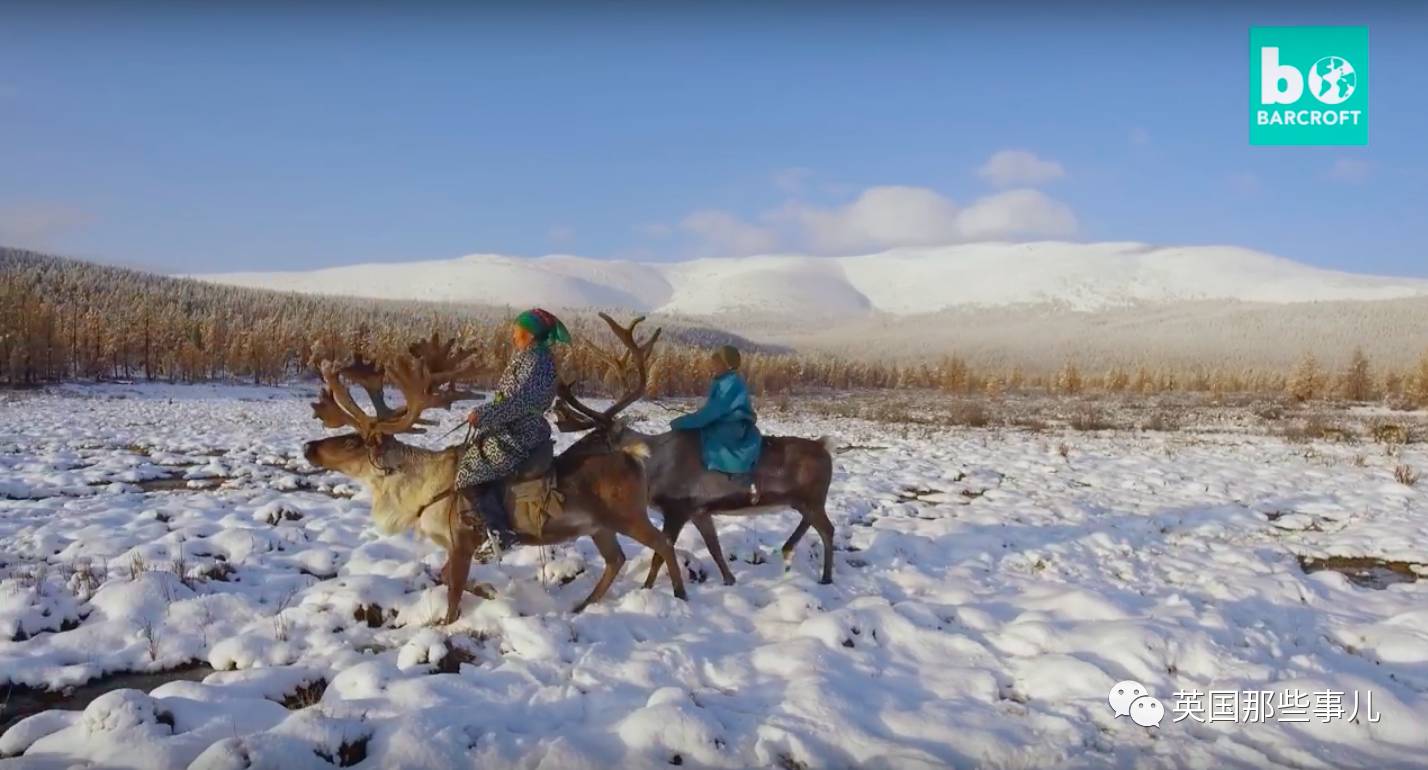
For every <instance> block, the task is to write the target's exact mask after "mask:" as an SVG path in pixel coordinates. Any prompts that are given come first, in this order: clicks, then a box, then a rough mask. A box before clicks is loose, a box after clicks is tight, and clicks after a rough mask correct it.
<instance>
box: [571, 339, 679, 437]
mask: <svg viewBox="0 0 1428 770" xmlns="http://www.w3.org/2000/svg"><path fill="white" fill-rule="evenodd" d="M600 318H601V320H603V321H604V322H605V324H606V325H608V326H609V327H610V331H612V332H614V333H615V338H616V339H618V340H619V341H620V343H621V344H622V345H624V347H625V350H624V352H623V353H621V354H620V355H618V356H617V355H615V354H614V353H611V352H609V351H607V350H605V349H604V348H601V347H599V346H598V345H595V344H592V343H589V342H587V343H586V345H587V346H588V347H589V348H590V349H591V351H592V352H594V353H595V354H596V355H597V356H599V357H600V359H601V360H603V361H604V362H605V364H606V365H607V366H608V367H609V368H610V370H611V371H614V372H616V373H617V374H618V375H619V376H620V379H621V380H622V381H624V382H625V385H626V387H625V392H624V393H623V394H622V395H621V396H620V397H619V398H618V399H616V400H615V403H613V404H611V405H610V406H609V408H607V409H605V410H604V411H599V410H596V409H594V408H592V407H590V406H588V405H586V404H585V403H583V402H581V400H580V399H579V398H577V397H576V396H575V392H574V386H575V385H576V384H577V383H574V382H562V383H560V385H559V386H557V388H556V392H557V393H558V394H559V396H560V400H559V402H558V403H557V404H556V407H555V412H556V421H555V423H556V427H558V428H560V430H562V431H567V432H569V431H578V430H588V429H590V428H608V427H609V426H610V425H611V424H612V423H613V422H614V420H615V416H616V415H618V414H619V413H620V412H621V411H623V410H624V409H625V408H626V407H628V406H629V405H630V404H633V403H635V402H636V401H638V400H639V399H640V397H641V396H643V395H644V393H645V387H646V386H647V385H648V384H649V358H650V352H651V351H652V350H654V346H655V342H657V341H658V340H659V335H660V332H662V331H664V330H663V329H655V331H654V334H651V335H650V336H649V339H646V340H644V341H643V342H641V341H639V340H637V339H635V327H637V326H639V325H640V323H641V322H643V321H644V320H645V317H644V316H639V317H638V318H636V319H635V320H633V321H631V322H630V323H629V325H627V326H621V325H620V324H618V323H616V322H615V319H613V318H611V317H610V316H608V315H606V314H605V313H601V314H600ZM632 373H633V375H634V378H633V379H634V383H633V385H631V384H630V379H631V374H632Z"/></svg>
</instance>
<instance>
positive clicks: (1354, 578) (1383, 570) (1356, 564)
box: [1299, 556, 1428, 590]
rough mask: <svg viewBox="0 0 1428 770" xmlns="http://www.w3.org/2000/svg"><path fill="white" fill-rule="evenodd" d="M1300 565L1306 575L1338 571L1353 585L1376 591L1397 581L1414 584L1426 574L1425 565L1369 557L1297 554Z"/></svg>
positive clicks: (1427, 565)
mask: <svg viewBox="0 0 1428 770" xmlns="http://www.w3.org/2000/svg"><path fill="white" fill-rule="evenodd" d="M1299 568H1300V569H1302V570H1304V572H1305V574H1311V573H1314V572H1320V571H1322V570H1329V571H1331V572H1337V573H1339V574H1341V575H1343V576H1344V577H1346V578H1348V579H1349V582H1350V583H1353V584H1354V585H1356V586H1360V587H1362V588H1373V589H1378V590H1382V589H1384V588H1388V587H1389V586H1391V585H1397V584H1399V583H1413V582H1416V581H1417V580H1418V579H1419V578H1420V577H1422V576H1423V575H1428V564H1416V563H1414V562H1407V561H1389V560H1387V559H1378V558H1374V557H1371V556H1329V557H1325V558H1322V559H1320V558H1316V557H1312V556H1300V557H1299Z"/></svg>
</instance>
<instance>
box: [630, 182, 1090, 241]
mask: <svg viewBox="0 0 1428 770" xmlns="http://www.w3.org/2000/svg"><path fill="white" fill-rule="evenodd" d="M1044 176H1045V175H1044V174H1043V177H1044ZM839 197H843V196H839ZM1079 226H1080V225H1079V222H1078V221H1077V219H1076V215H1075V213H1074V212H1072V210H1071V208H1070V207H1069V206H1067V205H1066V204H1065V203H1063V202H1061V201H1058V200H1056V199H1054V198H1052V197H1050V196H1048V195H1046V194H1045V193H1042V192H1040V191H1038V190H1033V189H1031V188H1025V187H1023V188H1016V189H1011V190H1004V191H1001V192H997V193H995V194H992V195H988V196H985V197H982V198H978V199H976V200H974V201H972V202H971V203H970V204H968V205H967V206H965V207H963V206H959V205H958V204H957V203H956V202H954V201H953V200H952V199H950V198H948V197H947V196H945V195H943V194H942V193H940V192H938V191H936V190H933V189H931V188H927V187H913V186H908V185H881V186H876V187H868V188H864V189H862V190H861V191H856V192H855V194H853V197H852V200H850V201H848V202H847V203H842V204H834V205H825V204H818V203H813V202H810V201H808V200H805V199H803V198H801V197H798V196H794V197H792V198H790V199H789V200H788V201H787V202H785V203H784V204H783V205H781V206H778V207H776V208H773V209H769V210H766V211H763V212H759V213H757V214H754V215H752V216H748V217H743V216H740V215H736V214H733V213H730V212H728V211H724V210H720V209H702V210H699V211H695V212H694V213H692V214H690V215H689V216H687V217H685V218H684V219H683V220H682V221H680V222H679V224H678V227H677V230H678V232H679V233H681V234H682V235H683V236H684V238H681V239H680V244H681V245H682V246H684V247H685V248H684V249H683V251H684V252H685V254H686V255H694V256H715V257H718V256H747V255H751V254H769V253H774V252H779V251H791V252H801V253H807V254H830V255H846V254H859V253H869V252H874V251H880V250H883V249H890V248H897V247H900V246H937V245H943V244H951V243H963V242H967V241H978V240H999V241H1016V240H1036V239H1041V238H1066V237H1070V236H1073V235H1075V234H1076V232H1077V231H1078V229H1079ZM639 232H641V233H642V234H643V235H644V236H645V237H646V238H647V239H650V240H655V239H661V238H663V237H665V236H667V235H669V234H671V232H672V229H671V228H668V227H667V226H665V225H645V226H643V227H641V228H639Z"/></svg>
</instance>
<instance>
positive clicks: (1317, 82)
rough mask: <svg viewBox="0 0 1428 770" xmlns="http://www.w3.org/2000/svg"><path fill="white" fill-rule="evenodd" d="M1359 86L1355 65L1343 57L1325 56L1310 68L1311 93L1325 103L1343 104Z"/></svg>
mask: <svg viewBox="0 0 1428 770" xmlns="http://www.w3.org/2000/svg"><path fill="white" fill-rule="evenodd" d="M1357 86H1358V79H1357V77H1356V76H1355V75H1354V65H1352V64H1349V63H1348V62H1347V61H1346V60H1344V59H1343V58H1341V57H1338V56H1325V57H1324V58H1322V59H1320V60H1319V61H1316V62H1314V66H1312V67H1310V68H1309V93H1312V94H1314V98H1315V99H1318V100H1319V101H1321V102H1323V103H1325V104H1343V103H1344V102H1345V101H1348V98H1349V97H1350V96H1353V95H1354V89H1355V88H1356V87H1357Z"/></svg>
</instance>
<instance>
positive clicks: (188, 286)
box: [0, 248, 1428, 407]
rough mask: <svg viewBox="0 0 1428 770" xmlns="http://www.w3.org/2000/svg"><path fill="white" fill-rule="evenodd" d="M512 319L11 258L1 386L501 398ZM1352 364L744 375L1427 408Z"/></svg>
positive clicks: (576, 357) (1404, 373)
mask: <svg viewBox="0 0 1428 770" xmlns="http://www.w3.org/2000/svg"><path fill="white" fill-rule="evenodd" d="M611 312H612V313H613V314H615V315H616V316H617V317H623V315H628V314H621V313H620V312H619V311H616V310H612V311H611ZM506 315H509V313H508V312H499V311H497V310H496V309H492V308H484V307H474V306H472V307H468V306H461V305H450V304H435V303H419V302H391V301H379V300H365V299H354V298H343V297H319V296H313V295H302V294H294V293H286V292H276V291H267V290H259V289H247V288H238V287H230V286H222V285H217V284H210V283H205V282H202V281H198V280H193V279H187V278H175V277H169V276H161V275H155V274H151V273H145V272H141V271H137V270H130V269H126V268H120V267H111V266H106V265H99V264H93V263H88V262H82V261H78V260H72V259H66V258H61V257H54V256H49V255H44V254H39V253H35V252H30V251H24V250H19V249H3V248H0V384H3V385H6V386H11V387H24V386H34V385H40V384H45V383H54V382H62V381H71V380H125V381H143V380H149V381H164V382H207V381H233V382H247V383H254V384H272V383H281V382H288V381H292V380H296V379H302V378H310V377H314V376H315V365H316V363H317V362H319V361H322V360H324V359H336V360H345V359H347V358H349V357H351V356H352V355H353V354H354V353H357V354H361V355H363V356H365V357H367V358H369V359H374V360H384V359H386V358H388V357H390V356H392V355H394V354H396V353H397V352H399V351H401V350H403V349H404V348H405V346H406V345H407V343H408V342H410V341H411V340H412V339H414V338H416V337H418V336H426V335H429V334H430V333H431V332H433V331H436V332H440V333H441V334H442V335H443V336H455V337H456V338H458V339H460V340H461V341H462V343H463V344H465V345H468V346H474V347H476V348H477V349H478V350H479V351H480V352H479V356H480V358H481V360H482V362H483V363H484V364H485V366H484V368H483V372H484V373H483V375H482V378H481V382H479V383H477V384H490V382H492V381H494V379H495V377H496V376H497V375H498V374H499V373H500V371H501V368H502V365H503V363H504V361H505V360H506V358H507V356H508V354H509V344H510V343H509V339H508V337H509V335H508V333H507V330H506V327H505V325H504V323H503V321H502V319H503V318H504V317H505V316H506ZM563 315H565V316H566V321H567V323H568V325H569V326H570V327H571V330H572V333H573V334H574V335H575V336H576V338H577V340H582V339H583V340H592V341H598V343H597V344H609V334H608V332H606V331H605V330H604V329H603V326H602V325H601V324H600V322H599V321H598V320H597V319H596V318H595V316H594V314H593V312H585V311H582V312H577V313H568V314H563ZM651 323H653V321H652V322H651ZM660 323H663V324H664V325H665V326H666V327H668V326H669V324H668V323H667V322H666V321H660ZM679 331H680V330H679V329H669V330H668V331H667V332H666V337H664V338H663V339H662V342H661V344H660V345H659V346H657V348H656V355H655V357H654V361H653V364H652V366H651V371H650V384H649V393H650V394H651V395H652V396H656V397H659V396H686V395H696V394H698V393H701V392H703V390H704V389H705V387H706V385H707V377H706V375H705V373H704V371H703V367H702V366H701V365H700V364H701V361H702V360H703V359H704V358H705V357H706V355H707V352H706V351H705V349H704V348H703V347H701V346H700V345H699V341H700V340H699V337H698V335H695V334H683V335H681V334H680V333H679ZM558 356H559V357H560V367H561V372H562V375H563V376H564V377H565V378H566V379H568V380H578V381H581V382H582V383H583V386H584V387H586V388H588V389H592V390H593V391H595V392H608V391H611V390H613V389H614V387H615V385H616V384H617V383H616V379H617V373H615V372H611V371H609V370H608V367H607V365H606V364H605V363H604V360H603V359H602V358H601V357H599V356H598V355H596V354H595V353H594V352H592V351H591V350H590V349H589V348H588V347H587V346H586V345H583V344H576V345H572V346H566V347H562V348H560V349H559V350H558ZM1342 359H1343V360H1342V361H1321V360H1320V359H1318V358H1317V357H1315V356H1314V355H1312V354H1307V353H1306V354H1305V355H1304V356H1303V357H1301V358H1300V359H1299V361H1298V363H1297V364H1296V365H1295V366H1294V367H1292V368H1289V369H1278V368H1270V367H1266V368H1254V367H1225V368H1216V367H1208V366H1192V367H1186V366H1169V365H1165V364H1163V363H1158V362H1156V361H1153V360H1127V361H1123V362H1119V363H1116V364H1113V365H1111V366H1108V367H1104V368H1101V369H1098V370H1096V371H1090V370H1087V369H1083V367H1082V366H1081V365H1080V364H1079V362H1078V361H1076V360H1074V359H1070V360H1063V361H1052V362H1050V363H1048V364H1047V365H1045V366H1044V367H1042V368H1039V369H1033V368H1030V367H1011V368H1004V367H997V366H991V365H986V364H983V363H979V362H978V361H976V360H972V359H969V358H966V357H962V356H958V355H956V354H955V353H950V352H949V353H944V354H937V355H934V356H929V357H927V358H926V359H925V360H920V361H903V362H892V361H871V360H860V359H857V358H855V357H852V356H845V355H834V354H826V353H811V354H810V353H802V354H800V353H797V352H784V351H780V350H777V349H768V350H765V351H764V352H760V350H759V349H758V348H756V349H755V350H753V351H751V352H749V353H748V355H747V356H746V364H745V374H746V377H747V379H748V380H749V383H750V386H751V387H752V388H753V389H754V391H755V392H756V393H759V394H761V395H767V394H783V393H793V392H799V391H805V390H829V389H832V390H855V389H900V388H918V389H934V390H942V391H946V392H951V393H960V394H986V395H989V396H999V395H1003V394H1014V393H1020V392H1042V393H1063V394H1081V393H1094V392H1106V393H1139V394H1151V393H1167V392H1201V393H1208V394H1230V393H1252V394H1261V395H1274V396H1278V397H1283V398H1286V399H1290V400H1294V401H1310V400H1321V399H1337V400H1344V401H1354V402H1371V401H1383V402H1386V403H1389V404H1390V405H1395V406H1401V407H1413V406H1428V351H1425V352H1424V353H1423V355H1422V356H1420V357H1419V359H1418V361H1417V363H1416V365H1414V366H1412V367H1410V368H1408V369H1406V370H1398V369H1392V368H1379V367H1375V366H1374V364H1373V362H1372V361H1370V360H1369V359H1368V357H1367V356H1366V355H1364V353H1363V352H1362V351H1361V350H1348V351H1344V355H1343V357H1342Z"/></svg>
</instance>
